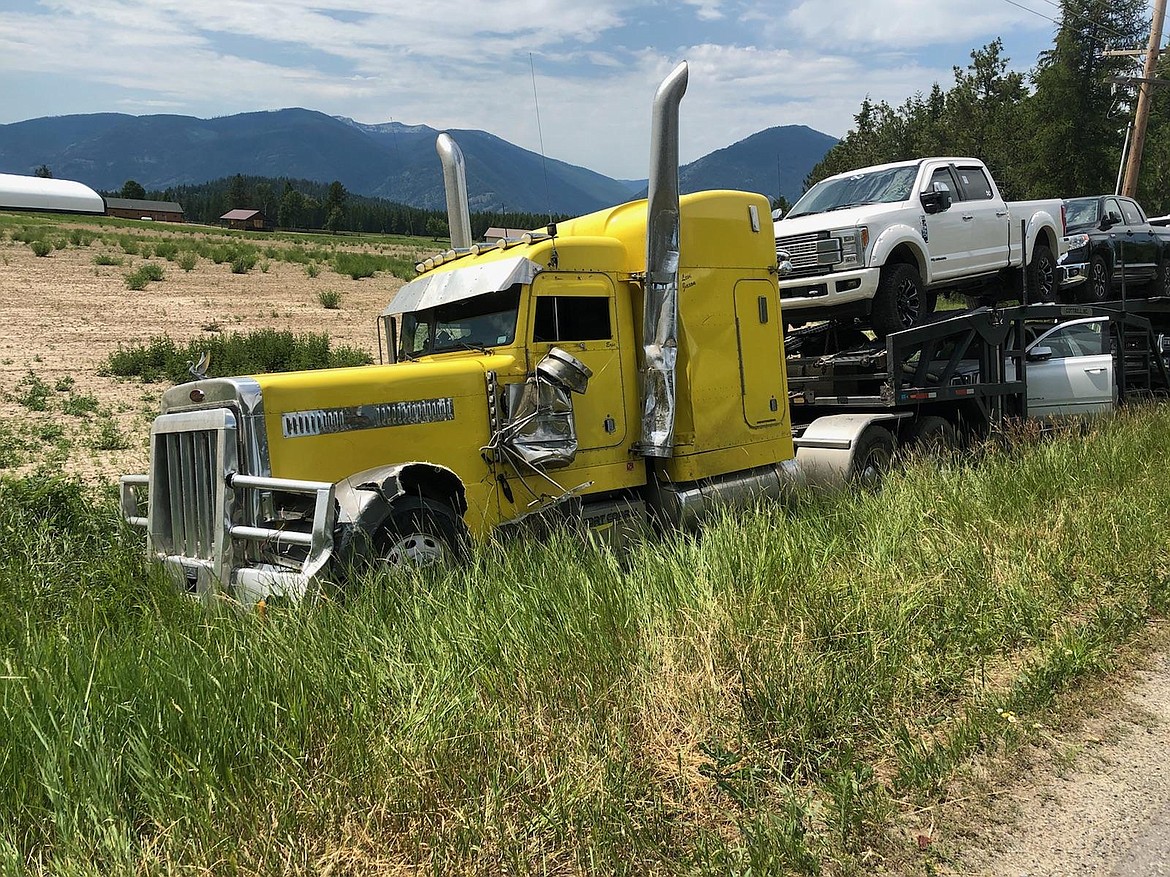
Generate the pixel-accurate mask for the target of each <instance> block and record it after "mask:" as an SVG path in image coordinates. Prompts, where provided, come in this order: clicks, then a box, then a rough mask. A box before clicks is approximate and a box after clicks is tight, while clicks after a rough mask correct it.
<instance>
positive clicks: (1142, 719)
mask: <svg viewBox="0 0 1170 877" xmlns="http://www.w3.org/2000/svg"><path fill="white" fill-rule="evenodd" d="M1154 629H1155V638H1156V639H1157V640H1158V641H1159V642H1158V650H1157V651H1155V652H1153V653H1151V654H1149V655H1147V656H1146V657H1145V659H1144V660H1142V661H1140V662H1139V666H1138V669H1136V670H1134V671H1133V672H1132V673H1129V674H1125V675H1124V676H1123V677H1121V678H1117V679H1110V680H1106V681H1105V682H1104V683H1102V684H1100V685H1094V686H1092V690H1091V691H1089V692H1088V693H1087V694H1084V695H1081V696H1080V698H1079V699H1080V700H1081V704H1080V705H1079V706H1078V709H1079V710H1080V711H1081V712H1080V719H1081V721H1079V722H1078V723H1077V725H1076V726H1075V727H1072V728H1069V729H1064V730H1061V731H1059V732H1057V733H1055V734H1052V735H1050V736H1047V737H1046V738H1045V739H1044V740H1043V741H1042V743H1041V745H1039V746H1037V747H1033V748H1031V749H1030V750H1029V751H1028V752H1025V753H1023V754H1022V757H1021V758H1020V759H1019V761H1020V762H1022V763H1023V769H1022V770H1021V771H1020V772H1018V773H1016V774H1015V775H1014V776H1013V777H1011V778H1010V779H1004V778H1000V779H999V780H993V781H992V783H991V786H990V788H991V791H990V793H989V794H988V795H987V797H986V799H985V800H984V801H983V802H982V804H983V806H981V807H976V808H968V810H967V812H966V813H965V814H963V816H962V817H961V819H960V821H961V822H963V823H964V824H967V825H968V826H969V833H968V834H967V836H966V837H959V838H953V839H952V840H951V842H950V843H948V844H946V846H949V847H950V849H951V851H952V853H953V855H948V856H945V858H946V859H949V860H950V861H949V862H948V863H947V865H946V866H944V867H941V868H938V869H937V870H935V869H932V868H928V869H927V872H928V873H931V872H932V871H933V873H946V874H955V875H958V874H963V875H978V877H992V875H995V877H1025V875H1026V877H1089V875H1094V877H1097V875H1100V877H1122V875H1161V874H1170V651H1168V650H1167V640H1168V639H1170V636H1168V635H1170V630H1167V629H1166V628H1165V626H1164V625H1155V627H1154ZM980 811H982V812H980Z"/></svg>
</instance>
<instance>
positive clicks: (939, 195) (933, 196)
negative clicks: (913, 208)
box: [919, 191, 951, 214]
mask: <svg viewBox="0 0 1170 877" xmlns="http://www.w3.org/2000/svg"><path fill="white" fill-rule="evenodd" d="M919 197H920V198H921V200H922V209H923V210H925V211H926V212H927V213H929V214H935V213H942V212H943V211H944V210H948V209H950V206H951V193H950V192H945V191H937V192H923V193H922V194H921V195H920V196H919Z"/></svg>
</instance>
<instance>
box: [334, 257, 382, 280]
mask: <svg viewBox="0 0 1170 877" xmlns="http://www.w3.org/2000/svg"><path fill="white" fill-rule="evenodd" d="M381 261H382V260H381V258H380V257H378V256H373V255H370V254H369V253H337V254H336V255H335V256H334V257H333V269H334V270H335V271H336V272H337V273H338V274H348V275H349V276H350V277H352V278H353V279H354V280H361V279H362V278H363V277H373V276H374V274H375V273H376V272H377V271H378V269H379V268H380V267H381V266H380V265H379V262H381Z"/></svg>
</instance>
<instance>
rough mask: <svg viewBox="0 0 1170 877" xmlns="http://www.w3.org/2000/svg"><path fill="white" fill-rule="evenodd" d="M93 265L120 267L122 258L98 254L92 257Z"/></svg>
mask: <svg viewBox="0 0 1170 877" xmlns="http://www.w3.org/2000/svg"><path fill="white" fill-rule="evenodd" d="M93 263H94V264H95V265H121V264H122V257H121V256H115V255H113V254H112V253H98V254H97V255H96V256H94V257H93Z"/></svg>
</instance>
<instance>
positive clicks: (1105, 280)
mask: <svg viewBox="0 0 1170 877" xmlns="http://www.w3.org/2000/svg"><path fill="white" fill-rule="evenodd" d="M1089 283H1090V284H1091V289H1092V292H1093V298H1094V299H1096V300H1097V301H1105V299H1106V297H1107V296H1108V292H1109V273H1108V272H1107V271H1106V270H1105V266H1104V265H1102V264H1101V263H1100V262H1094V263H1093V276H1092V277H1091V278H1090V279H1089Z"/></svg>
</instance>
